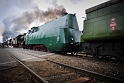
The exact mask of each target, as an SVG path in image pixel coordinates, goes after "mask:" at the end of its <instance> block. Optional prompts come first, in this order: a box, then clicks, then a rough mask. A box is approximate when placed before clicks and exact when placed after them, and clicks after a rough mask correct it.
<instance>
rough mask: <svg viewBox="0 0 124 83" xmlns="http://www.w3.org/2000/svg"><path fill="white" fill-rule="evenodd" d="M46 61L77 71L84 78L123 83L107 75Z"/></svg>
mask: <svg viewBox="0 0 124 83" xmlns="http://www.w3.org/2000/svg"><path fill="white" fill-rule="evenodd" d="M47 61H49V62H52V63H55V64H59V65H62V66H65V67H68V68H71V69H74V70H77V71H79V72H81V73H83V74H85V75H86V76H89V77H92V78H96V79H99V80H101V81H104V82H109V83H124V80H121V79H117V78H114V77H110V76H107V75H103V74H99V73H96V72H92V71H88V70H85V69H81V68H78V67H74V66H69V65H67V64H62V63H59V62H55V61H53V60H47Z"/></svg>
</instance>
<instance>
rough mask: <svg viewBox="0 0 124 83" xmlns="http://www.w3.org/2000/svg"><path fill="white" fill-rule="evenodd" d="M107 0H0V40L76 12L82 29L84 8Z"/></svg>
mask: <svg viewBox="0 0 124 83" xmlns="http://www.w3.org/2000/svg"><path fill="white" fill-rule="evenodd" d="M106 1H108V0H0V42H1V41H2V39H4V40H5V39H6V38H10V37H15V36H17V35H18V34H21V33H24V32H27V31H28V30H29V29H30V28H31V27H33V26H40V25H42V24H44V23H46V22H49V21H51V20H54V19H55V18H59V17H61V13H63V12H67V13H72V14H74V13H76V16H77V21H78V25H79V29H80V30H83V20H84V18H82V17H85V16H86V15H85V10H86V9H88V8H90V7H93V6H95V5H98V4H101V3H104V2H106Z"/></svg>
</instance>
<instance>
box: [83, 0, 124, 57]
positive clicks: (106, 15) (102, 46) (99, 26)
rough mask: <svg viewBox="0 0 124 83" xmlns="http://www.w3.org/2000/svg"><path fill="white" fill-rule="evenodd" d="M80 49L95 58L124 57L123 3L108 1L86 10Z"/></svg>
mask: <svg viewBox="0 0 124 83" xmlns="http://www.w3.org/2000/svg"><path fill="white" fill-rule="evenodd" d="M86 16H87V19H86V20H85V21H84V29H83V35H82V36H81V48H82V50H83V51H85V52H86V53H87V54H92V55H93V56H95V57H104V58H112V57H116V58H117V59H120V58H122V57H124V40H123V39H124V23H123V22H124V1H123V0H110V1H107V2H105V3H102V4H100V5H97V6H94V7H92V8H89V9H87V10H86Z"/></svg>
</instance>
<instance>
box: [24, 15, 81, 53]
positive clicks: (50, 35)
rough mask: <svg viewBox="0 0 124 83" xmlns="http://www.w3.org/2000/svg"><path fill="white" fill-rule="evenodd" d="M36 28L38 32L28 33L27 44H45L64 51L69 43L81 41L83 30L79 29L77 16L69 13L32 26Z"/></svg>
mask: <svg viewBox="0 0 124 83" xmlns="http://www.w3.org/2000/svg"><path fill="white" fill-rule="evenodd" d="M34 29H36V32H33V33H30V34H27V35H26V41H25V43H26V44H27V45H32V44H44V45H45V46H46V47H47V49H48V50H50V51H63V50H64V49H67V48H69V45H67V44H70V43H71V42H73V43H74V42H80V35H81V31H79V27H78V24H77V20H76V16H74V15H73V14H67V15H65V16H63V17H61V18H58V19H56V20H53V21H51V22H49V23H46V24H44V25H41V26H39V27H37V28H32V30H34ZM73 49H74V48H73ZM68 50H69V49H68Z"/></svg>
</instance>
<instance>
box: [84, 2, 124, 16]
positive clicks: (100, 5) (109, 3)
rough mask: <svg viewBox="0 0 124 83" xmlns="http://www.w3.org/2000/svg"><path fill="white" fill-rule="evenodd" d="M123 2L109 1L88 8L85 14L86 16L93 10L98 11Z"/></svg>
mask: <svg viewBox="0 0 124 83" xmlns="http://www.w3.org/2000/svg"><path fill="white" fill-rule="evenodd" d="M123 1H124V0H109V1H107V2H104V3H102V4H99V5H96V6H94V7H91V8H89V9H86V14H88V13H90V12H93V11H95V10H98V9H102V8H105V7H108V6H111V5H113V4H116V3H119V2H123Z"/></svg>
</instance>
